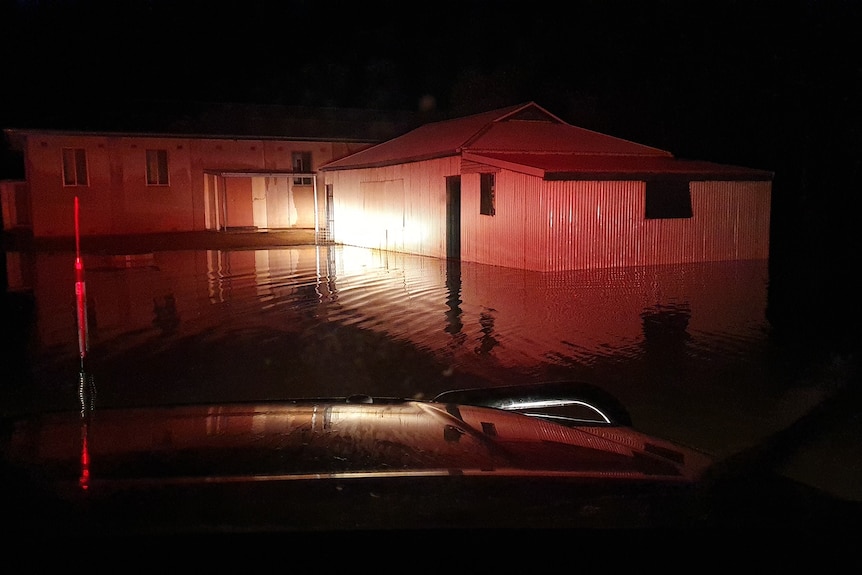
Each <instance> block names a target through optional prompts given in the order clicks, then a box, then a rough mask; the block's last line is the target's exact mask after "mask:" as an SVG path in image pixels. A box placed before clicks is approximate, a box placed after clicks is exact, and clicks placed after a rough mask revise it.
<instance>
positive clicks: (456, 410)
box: [6, 398, 710, 490]
mask: <svg viewBox="0 0 862 575" xmlns="http://www.w3.org/2000/svg"><path fill="white" fill-rule="evenodd" d="M6 451H7V453H6V459H7V460H8V461H12V462H15V464H16V465H19V466H24V467H25V468H29V469H32V470H35V471H37V472H38V473H39V475H40V476H41V477H50V478H52V479H56V480H58V481H66V482H68V483H69V484H70V485H71V484H75V485H77V486H78V487H79V488H83V489H85V490H98V489H100V488H101V487H107V486H109V485H111V484H115V485H116V484H122V483H129V482H138V483H139V482H146V483H162V482H235V481H248V480H253V481H286V480H313V479H325V478H341V479H349V478H351V477H356V478H363V477H364V478H367V477H380V478H385V477H390V476H392V477H395V476H435V475H442V476H450V475H457V476H466V475H471V476H506V477H560V478H571V479H575V480H576V479H592V480H601V481H608V482H614V481H628V482H632V481H633V482H671V483H674V482H682V483H690V482H694V481H696V480H697V479H698V478H699V477H700V476H701V474H702V473H703V472H704V471H705V470H706V468H707V467H708V466H709V465H710V460H709V458H708V457H706V456H705V455H703V454H701V453H699V452H696V451H693V450H689V449H686V448H683V447H681V446H679V445H676V444H673V443H671V442H668V441H664V440H661V439H658V438H655V437H651V436H648V435H644V434H642V433H639V432H637V431H636V430H634V429H632V428H630V427H627V426H623V425H613V424H611V425H598V424H596V425H592V424H586V425H577V426H566V425H560V424H558V423H555V422H553V421H546V420H543V419H540V418H536V417H530V416H527V415H524V414H521V413H517V412H509V411H504V410H500V409H494V408H488V407H484V406H476V405H463V404H454V403H442V402H435V401H410V400H395V399H379V398H375V399H372V398H367V400H362V401H359V402H357V401H355V400H352V399H351V398H343V399H338V398H336V399H308V400H296V401H280V402H264V403H249V404H245V403H242V404H227V405H221V404H220V405H192V406H173V407H158V408H115V409H97V410H93V411H92V412H86V413H82V414H76V413H67V414H64V413H52V414H42V415H40V416H37V417H34V418H29V419H25V420H21V421H18V422H17V423H16V424H15V426H14V431H13V433H12V434H11V436H10V437H9V438H8V445H7V447H6Z"/></svg>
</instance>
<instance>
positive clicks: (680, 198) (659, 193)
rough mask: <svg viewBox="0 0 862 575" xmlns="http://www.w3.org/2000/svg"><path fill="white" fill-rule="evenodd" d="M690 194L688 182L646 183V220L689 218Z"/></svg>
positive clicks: (690, 213)
mask: <svg viewBox="0 0 862 575" xmlns="http://www.w3.org/2000/svg"><path fill="white" fill-rule="evenodd" d="M691 216H692V211H691V192H690V191H689V183H688V180H676V179H674V180H650V181H647V182H646V219H648V220H653V219H667V218H690V217H691Z"/></svg>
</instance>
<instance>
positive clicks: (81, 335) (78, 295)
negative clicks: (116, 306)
mask: <svg viewBox="0 0 862 575" xmlns="http://www.w3.org/2000/svg"><path fill="white" fill-rule="evenodd" d="M78 213H79V208H78V196H75V301H76V303H77V306H78V352H79V353H80V355H81V369H83V367H84V366H83V363H84V357H85V356H86V355H87V351H88V350H89V346H90V342H89V333H88V330H87V286H86V284H85V283H84V263H83V262H82V261H81V233H80V227H79V224H78Z"/></svg>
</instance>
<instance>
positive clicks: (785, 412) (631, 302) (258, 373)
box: [2, 245, 858, 459]
mask: <svg viewBox="0 0 862 575" xmlns="http://www.w3.org/2000/svg"><path fill="white" fill-rule="evenodd" d="M83 262H84V265H85V269H86V293H87V312H88V327H89V347H88V351H87V354H86V358H85V367H86V371H87V372H88V373H89V374H90V375H91V376H92V378H93V381H94V382H95V385H96V389H97V400H96V403H97V406H130V405H165V404H174V403H189V402H210V401H215V402H219V401H246V400H258V399H280V398H295V397H321V396H345V395H350V394H355V393H364V394H369V395H380V396H394V397H411V398H429V399H430V398H431V397H433V396H435V395H436V394H438V393H440V392H442V391H446V390H450V389H458V388H464V387H482V386H492V385H501V384H511V383H528V382H539V381H549V380H561V379H577V380H583V381H588V382H591V383H594V384H596V385H599V386H600V387H602V388H604V389H605V390H606V391H608V392H610V393H611V394H613V395H614V396H616V397H617V398H618V399H619V400H620V401H621V402H622V403H623V404H624V405H625V406H626V407H627V408H628V410H629V411H630V413H631V416H632V420H633V423H634V427H636V428H637V429H638V430H639V431H642V432H645V433H647V434H650V435H654V436H657V437H661V438H664V439H668V440H671V441H675V442H678V443H681V444H684V445H687V446H690V447H694V448H696V449H699V450H702V451H704V452H706V453H707V454H709V455H711V456H714V457H716V458H718V459H722V458H726V457H729V456H732V455H734V454H736V453H739V452H741V451H744V450H746V449H749V448H751V447H752V446H756V445H758V444H760V443H761V442H762V441H764V439H765V438H768V437H770V436H771V435H773V434H775V433H776V432H777V431H779V430H782V429H784V428H786V427H788V426H789V425H791V424H792V423H793V422H794V421H796V420H797V419H799V418H800V417H801V416H803V415H805V414H806V413H807V412H808V411H810V410H811V408H812V406H814V405H816V404H817V403H818V402H819V401H821V400H822V399H823V398H824V397H827V396H828V395H829V394H830V393H831V392H832V391H833V389H834V388H835V387H836V386H838V385H840V384H841V383H842V377H844V373H843V371H842V369H843V366H842V360H841V358H828V357H827V358H820V357H817V358H814V359H812V358H811V357H808V356H806V355H805V354H800V353H799V349H798V348H791V347H790V346H787V345H786V344H785V343H779V342H778V341H776V338H775V337H774V336H773V333H772V329H771V326H770V323H769V321H768V320H767V318H766V309H767V292H768V285H769V277H768V265H767V262H766V261H752V262H718V263H708V264H694V265H679V266H657V267H643V268H626V269H619V270H602V271H592V272H585V271H580V272H566V273H553V274H548V273H538V272H529V271H524V270H513V269H507V268H500V267H493V266H483V265H476V264H470V263H456V262H447V261H444V260H438V259H434V258H424V257H420V256H411V255H406V254H397V253H391V252H379V251H376V250H368V249H364V248H355V247H350V246H336V245H321V246H315V245H302V246H291V247H283V246H282V247H266V248H264V247H259V248H246V249H229V248H226V249H217V250H207V249H197V248H194V249H192V248H190V249H183V250H154V251H151V252H146V251H145V252H143V253H134V254H124V255H116V254H108V253H105V252H90V253H85V254H84V257H83ZM7 269H9V270H10V271H11V273H9V282H8V283H9V290H10V297H13V298H14V300H10V301H13V302H14V303H13V304H12V307H13V308H14V309H13V313H11V314H10V316H9V317H10V321H11V322H14V325H15V327H14V328H13V329H14V330H15V333H19V334H20V338H18V340H17V341H16V342H15V343H14V344H13V345H12V347H7V349H6V351H7V353H8V354H9V361H7V363H8V364H9V367H8V369H7V382H6V383H5V384H4V386H3V389H2V393H3V406H4V408H5V410H6V411H7V412H12V411H29V410H37V409H38V410H41V409H56V408H74V407H75V406H77V402H78V395H77V393H78V387H77V384H78V373H79V370H80V363H81V360H80V355H79V348H78V340H77V333H78V332H77V329H76V319H75V313H76V308H75V291H74V283H75V270H74V252H73V251H70V250H64V249H55V250H43V251H39V252H28V253H14V252H10V253H9V254H7ZM857 449H858V448H857Z"/></svg>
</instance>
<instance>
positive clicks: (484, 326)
mask: <svg viewBox="0 0 862 575" xmlns="http://www.w3.org/2000/svg"><path fill="white" fill-rule="evenodd" d="M494 311H495V310H493V309H488V310H485V311H483V312H482V313H480V314H479V326H480V331H481V333H482V335H481V337H479V345H478V346H476V349H475V351H476V353H477V354H479V355H487V354H489V353H491V351H492V350H493V349H494V348H495V347H497V346H498V345H500V342H499V341H498V340H497V338H496V337H494V313H493V312H494Z"/></svg>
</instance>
